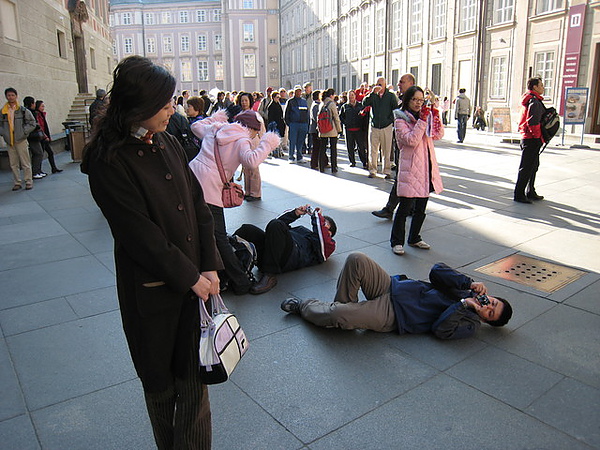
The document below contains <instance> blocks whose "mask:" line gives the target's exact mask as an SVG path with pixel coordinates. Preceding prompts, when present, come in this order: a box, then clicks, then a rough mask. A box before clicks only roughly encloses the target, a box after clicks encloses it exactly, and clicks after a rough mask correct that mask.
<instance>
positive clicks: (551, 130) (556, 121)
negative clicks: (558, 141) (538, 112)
mask: <svg viewBox="0 0 600 450" xmlns="http://www.w3.org/2000/svg"><path fill="white" fill-rule="evenodd" d="M559 128H560V117H559V116H558V113H557V112H556V109H555V108H546V110H545V111H544V112H543V113H542V118H541V119H540V129H541V130H542V137H543V138H544V142H546V143H548V142H550V139H552V138H553V137H554V136H555V135H556V133H558V129H559Z"/></svg>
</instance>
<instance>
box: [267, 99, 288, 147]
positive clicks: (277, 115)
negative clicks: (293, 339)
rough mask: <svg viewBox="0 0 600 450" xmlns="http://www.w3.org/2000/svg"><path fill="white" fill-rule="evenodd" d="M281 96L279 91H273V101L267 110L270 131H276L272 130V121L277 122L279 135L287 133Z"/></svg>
mask: <svg viewBox="0 0 600 450" xmlns="http://www.w3.org/2000/svg"><path fill="white" fill-rule="evenodd" d="M280 98H281V96H280V95H279V92H273V93H272V94H271V103H270V104H269V106H268V107H267V111H268V116H267V117H268V119H267V124H268V128H269V131H274V130H271V126H272V125H271V123H273V122H274V123H275V126H276V128H277V133H279V136H284V135H285V121H284V120H283V108H282V107H281V103H280V102H279V100H280Z"/></svg>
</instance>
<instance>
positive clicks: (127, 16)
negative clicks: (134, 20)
mask: <svg viewBox="0 0 600 450" xmlns="http://www.w3.org/2000/svg"><path fill="white" fill-rule="evenodd" d="M121 23H122V24H123V25H131V13H129V12H126V13H123V15H122V16H121Z"/></svg>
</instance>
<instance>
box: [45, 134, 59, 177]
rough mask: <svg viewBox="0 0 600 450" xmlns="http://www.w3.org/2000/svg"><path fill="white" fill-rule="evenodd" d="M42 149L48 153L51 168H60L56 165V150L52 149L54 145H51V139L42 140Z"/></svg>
mask: <svg viewBox="0 0 600 450" xmlns="http://www.w3.org/2000/svg"><path fill="white" fill-rule="evenodd" d="M41 143H42V149H43V150H44V151H45V152H46V153H48V162H49V163H50V168H51V169H52V170H53V171H55V170H56V169H58V167H56V162H55V161H54V152H53V151H52V146H51V145H50V141H42V142H41Z"/></svg>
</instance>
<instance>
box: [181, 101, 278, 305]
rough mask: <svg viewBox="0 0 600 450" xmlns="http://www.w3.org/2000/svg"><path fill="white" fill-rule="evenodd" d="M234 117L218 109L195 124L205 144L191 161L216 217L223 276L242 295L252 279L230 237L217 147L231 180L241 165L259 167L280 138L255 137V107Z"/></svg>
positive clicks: (257, 123) (256, 129) (258, 128)
mask: <svg viewBox="0 0 600 450" xmlns="http://www.w3.org/2000/svg"><path fill="white" fill-rule="evenodd" d="M234 120H235V122H233V123H228V122H227V114H226V113H225V112H224V111H217V112H216V113H215V114H213V115H212V116H210V117H208V118H206V119H204V120H200V121H198V122H195V123H194V124H192V132H193V133H194V134H195V135H196V136H198V137H199V138H200V139H202V148H201V149H200V152H199V153H198V155H197V156H196V158H194V159H193V160H192V161H191V162H190V168H191V169H192V172H194V174H195V175H196V178H198V181H199V182H200V185H201V186H202V190H203V191H204V198H205V200H206V203H208V207H209V208H210V210H211V212H212V215H213V218H214V222H215V239H216V241H217V248H218V249H219V253H220V254H221V259H222V260H223V264H224V266H225V275H226V277H224V278H226V279H228V281H229V287H230V288H231V290H232V291H233V292H234V293H235V294H237V295H242V294H246V293H247V292H248V291H249V290H250V288H251V287H252V282H251V281H250V279H249V278H248V276H247V275H246V273H245V271H244V269H243V268H242V266H241V264H240V262H239V260H238V259H237V257H236V256H235V254H234V253H233V249H232V247H231V245H229V241H228V239H227V230H226V226H225V214H224V211H223V200H222V197H221V195H222V191H223V182H222V181H221V177H220V176H219V170H218V168H217V163H216V160H215V149H216V148H217V147H218V149H219V154H220V156H221V161H222V164H223V170H224V171H225V177H226V178H227V179H228V180H229V179H231V178H232V177H233V175H234V173H235V171H236V170H237V168H238V167H239V166H240V165H242V167H244V168H250V169H253V168H257V167H258V165H259V164H260V163H261V162H263V161H264V160H265V159H266V158H267V156H268V155H269V153H271V152H272V151H273V150H274V149H275V148H277V146H278V145H279V142H280V138H279V136H278V135H277V134H276V133H271V132H270V133H265V134H264V135H263V136H262V138H261V139H260V140H258V139H256V138H257V136H258V132H259V130H260V128H261V122H260V121H259V120H258V118H257V113H256V112H255V111H243V112H241V113H240V114H238V115H237V116H235V118H234Z"/></svg>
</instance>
